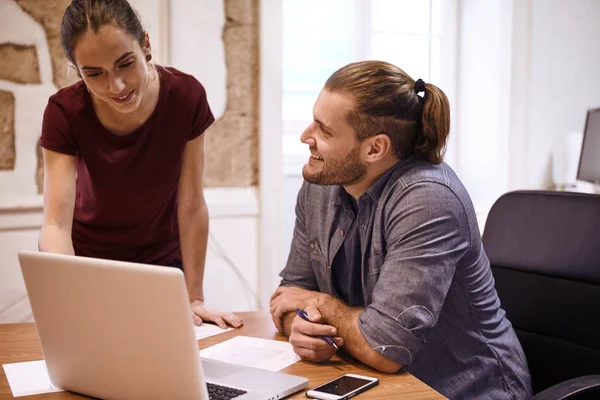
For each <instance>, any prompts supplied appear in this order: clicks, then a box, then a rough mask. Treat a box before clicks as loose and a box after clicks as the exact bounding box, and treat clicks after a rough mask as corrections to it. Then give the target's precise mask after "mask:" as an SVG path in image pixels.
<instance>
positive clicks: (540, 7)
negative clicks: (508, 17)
mask: <svg viewBox="0 0 600 400" xmlns="http://www.w3.org/2000/svg"><path fill="white" fill-rule="evenodd" d="M531 3H532V6H531V37H530V43H531V58H530V72H529V77H530V80H529V85H528V86H527V89H528V91H529V96H528V102H527V105H526V106H527V112H528V115H529V118H528V120H527V122H526V131H527V132H528V135H527V148H528V149H529V151H528V154H527V163H526V164H525V168H524V172H525V174H526V181H525V182H523V183H524V184H526V185H528V186H530V187H532V186H533V187H543V186H546V185H548V184H550V183H551V182H550V179H551V176H552V172H551V170H550V159H551V154H552V150H553V148H554V146H556V144H557V142H558V141H560V140H562V138H563V137H564V135H566V134H567V133H568V132H570V131H580V132H581V131H583V128H584V124H585V116H586V111H587V109H588V108H592V107H600V73H599V71H600V46H598V40H599V39H600V23H599V21H600V2H599V1H596V0H576V1H573V0H571V1H569V0H532V1H531Z"/></svg>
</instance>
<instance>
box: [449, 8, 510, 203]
mask: <svg viewBox="0 0 600 400" xmlns="http://www.w3.org/2000/svg"><path fill="white" fill-rule="evenodd" d="M458 15H459V21H458V29H459V33H458V66H457V71H458V72H457V96H456V97H457V102H456V105H455V115H456V119H455V122H454V132H453V133H454V134H455V138H454V146H455V157H456V159H455V162H454V166H455V169H456V172H457V173H458V175H459V176H460V178H461V180H462V181H463V183H464V184H465V186H466V188H467V190H468V191H469V193H470V194H471V198H472V199H473V203H474V204H475V207H476V208H477V209H482V208H486V207H488V206H490V205H491V204H492V203H493V201H494V200H495V199H496V198H498V197H499V196H500V195H501V194H502V193H504V192H505V191H506V190H507V188H508V169H507V165H508V164H509V154H508V146H509V116H510V114H509V111H510V108H509V105H510V97H509V96H510V62H511V35H510V33H511V26H512V3H511V2H509V1H504V0H486V1H479V0H462V1H460V2H459V12H458Z"/></svg>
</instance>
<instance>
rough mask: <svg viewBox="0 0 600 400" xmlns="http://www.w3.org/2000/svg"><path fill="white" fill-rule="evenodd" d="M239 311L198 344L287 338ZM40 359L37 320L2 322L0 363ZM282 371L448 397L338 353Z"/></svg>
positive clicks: (372, 393) (388, 394) (372, 395)
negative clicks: (363, 379) (374, 381)
mask: <svg viewBox="0 0 600 400" xmlns="http://www.w3.org/2000/svg"><path fill="white" fill-rule="evenodd" d="M238 315H240V316H241V317H242V318H243V319H244V327H243V328H241V329H236V330H233V331H229V332H226V333H223V334H220V335H217V336H211V337H209V338H206V339H202V340H200V341H198V348H199V349H205V348H207V347H209V346H212V345H214V344H217V343H220V342H222V341H224V340H227V339H231V338H232V337H234V336H237V335H245V336H254V337H259V338H265V339H276V340H286V338H285V337H284V336H282V335H279V334H278V333H277V331H276V330H275V327H274V326H273V323H272V322H271V318H270V316H269V314H268V313H263V312H250V313H239V314H238ZM41 359H42V351H41V348H40V344H39V341H38V338H37V332H36V330H35V325H34V324H4V325H1V324H0V364H9V363H15V362H22V361H33V360H41ZM282 372H286V373H289V374H293V375H299V376H305V377H307V378H308V379H309V383H308V385H309V387H310V388H313V387H315V386H317V385H320V384H322V383H324V382H326V381H328V380H331V379H334V378H336V377H338V376H339V375H342V374H345V373H356V374H362V375H369V376H376V377H377V378H379V381H380V383H379V385H378V386H377V387H375V388H374V389H370V390H369V391H368V392H365V393H364V394H362V395H359V396H358V397H357V398H358V399H363V398H364V399H367V398H368V399H375V400H377V399H403V400H414V399H419V400H421V399H444V398H445V397H444V396H442V395H441V394H439V393H437V392H436V391H434V390H433V389H431V388H430V387H429V386H427V385H425V384H424V383H423V382H421V381H420V380H418V379H417V378H415V377H414V376H412V375H410V374H409V373H406V372H400V373H398V374H394V375H387V374H379V373H376V372H375V371H374V370H372V369H370V368H368V367H366V366H364V365H362V364H360V363H357V362H356V361H354V360H351V359H341V358H339V357H335V358H333V359H332V360H331V361H330V362H329V363H327V364H313V363H308V362H304V361H300V362H298V363H296V364H293V365H291V366H289V367H287V368H286V369H284V370H283V371H282ZM12 398H13V397H12V392H11V391H10V387H9V386H8V381H7V380H6V375H5V374H4V369H3V368H0V399H12ZM74 398H80V399H81V398H85V396H80V395H77V394H74V393H70V392H59V393H49V394H44V395H36V396H29V397H24V398H23V399H27V400H29V399H32V400H34V399H52V400H62V399H74ZM289 398H290V399H306V397H305V395H304V392H298V393H296V394H295V395H293V396H291V397H289Z"/></svg>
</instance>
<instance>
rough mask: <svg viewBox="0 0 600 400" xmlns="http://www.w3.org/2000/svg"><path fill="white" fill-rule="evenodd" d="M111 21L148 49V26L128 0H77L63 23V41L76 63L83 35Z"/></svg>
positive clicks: (66, 51)
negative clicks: (143, 25)
mask: <svg viewBox="0 0 600 400" xmlns="http://www.w3.org/2000/svg"><path fill="white" fill-rule="evenodd" d="M108 24H111V25H115V26H116V27H118V28H121V29H122V30H123V31H125V32H127V33H129V34H130V35H132V36H133V37H134V38H135V39H136V40H137V41H138V43H139V44H140V47H142V48H144V42H145V33H144V28H143V27H142V23H141V22H140V18H139V17H138V15H137V14H136V12H135V11H134V10H133V8H131V5H129V2H127V0H73V1H72V2H71V4H70V5H69V6H68V7H67V9H66V10H65V14H64V15H63V19H62V23H61V25H60V42H61V44H62V47H63V50H64V51H65V54H66V56H67V58H68V59H69V61H71V63H73V64H75V60H74V59H73V50H74V48H75V44H76V42H77V40H78V39H79V37H80V36H81V35H82V34H84V33H86V32H88V31H92V32H98V30H99V29H100V27H102V26H103V25H108Z"/></svg>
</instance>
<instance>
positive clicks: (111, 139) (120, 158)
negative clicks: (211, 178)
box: [39, 0, 242, 327]
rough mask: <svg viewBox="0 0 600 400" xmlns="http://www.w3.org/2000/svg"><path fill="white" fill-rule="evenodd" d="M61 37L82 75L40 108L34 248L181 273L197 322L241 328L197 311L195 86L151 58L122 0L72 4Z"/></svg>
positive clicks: (203, 239)
mask: <svg viewBox="0 0 600 400" xmlns="http://www.w3.org/2000/svg"><path fill="white" fill-rule="evenodd" d="M60 39H61V43H62V45H63V49H64V51H65V54H66V56H67V58H68V59H69V61H70V62H71V64H72V65H73V67H74V68H75V69H76V70H77V73H78V75H79V76H80V77H81V80H80V81H78V82H77V83H75V84H73V85H71V86H69V87H67V88H64V89H61V90H59V91H58V92H57V93H56V94H54V95H53V96H51V97H50V99H49V101H48V105H47V107H46V111H45V113H44V120H43V126H42V137H41V146H42V147H43V154H44V172H45V177H44V222H43V226H42V230H41V233H40V240H39V249H40V251H46V252H53V253H63V254H75V255H81V256H87V257H97V258H106V259H114V260H123V261H133V262H141V263H147V264H157V265H169V266H173V267H178V268H181V269H182V270H183V271H184V273H185V277H186V283H187V288H188V292H189V297H190V304H191V310H192V315H193V318H194V322H195V323H196V324H197V325H200V324H201V323H202V321H213V322H215V323H217V325H219V326H221V327H225V326H226V324H229V325H231V326H233V327H239V326H241V324H242V321H241V319H240V318H239V317H237V316H235V315H233V314H230V313H219V312H214V311H211V310H209V309H208V308H206V307H205V306H204V294H203V287H202V286H203V276H204V263H205V258H206V247H207V238H208V210H207V207H206V202H205V200H204V195H203V191H202V170H203V163H204V136H203V135H202V133H203V132H204V131H205V130H206V128H208V127H209V126H210V125H211V124H212V123H213V122H214V117H213V115H212V113H211V111H210V108H209V106H208V103H207V99H206V92H205V90H204V88H203V86H202V85H201V84H200V82H198V81H197V80H196V79H194V78H193V77H192V76H190V75H187V74H184V73H182V72H179V71H177V70H176V69H174V68H167V67H161V66H159V65H153V64H151V62H150V61H151V59H152V55H151V51H150V50H151V48H150V40H149V37H148V34H147V33H146V32H144V30H143V28H142V25H141V23H140V20H139V18H138V16H137V14H136V13H135V11H134V10H133V9H132V8H131V6H130V5H129V3H128V2H127V1H126V0H73V2H72V3H71V5H69V7H67V9H66V11H65V14H64V16H63V20H62V25H61V31H60Z"/></svg>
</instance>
